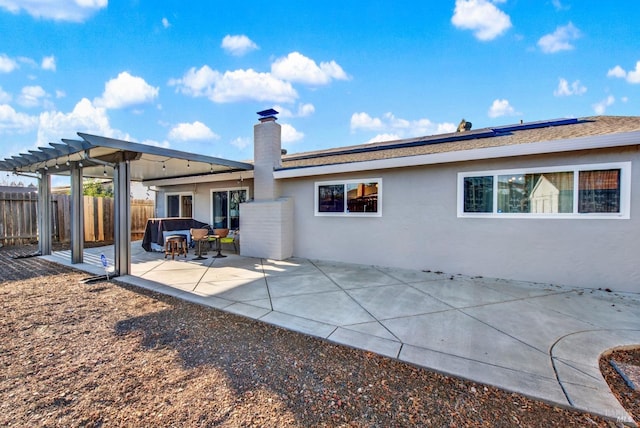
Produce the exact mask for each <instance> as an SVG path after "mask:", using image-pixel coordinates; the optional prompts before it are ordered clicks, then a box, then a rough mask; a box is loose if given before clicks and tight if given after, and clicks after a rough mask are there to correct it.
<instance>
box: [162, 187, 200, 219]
mask: <svg viewBox="0 0 640 428" xmlns="http://www.w3.org/2000/svg"><path fill="white" fill-rule="evenodd" d="M176 195H177V196H180V198H179V205H178V206H179V209H180V214H179V215H178V217H184V213H183V212H182V197H183V196H191V217H193V213H194V212H195V209H196V197H195V194H194V192H165V194H164V216H165V217H169V196H176Z"/></svg>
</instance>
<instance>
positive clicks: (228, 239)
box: [220, 229, 240, 253]
mask: <svg viewBox="0 0 640 428" xmlns="http://www.w3.org/2000/svg"><path fill="white" fill-rule="evenodd" d="M239 239H240V230H238V229H236V230H230V231H229V234H228V235H227V236H225V237H224V238H220V244H233V249H234V251H235V252H236V253H237V252H238V240H239Z"/></svg>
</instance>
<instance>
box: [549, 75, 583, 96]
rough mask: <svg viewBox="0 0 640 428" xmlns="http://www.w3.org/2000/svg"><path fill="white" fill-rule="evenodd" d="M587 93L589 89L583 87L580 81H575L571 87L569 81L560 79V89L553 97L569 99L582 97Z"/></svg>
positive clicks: (554, 92)
mask: <svg viewBox="0 0 640 428" xmlns="http://www.w3.org/2000/svg"><path fill="white" fill-rule="evenodd" d="M585 92H587V87H586V86H584V85H582V84H581V83H580V81H579V80H576V81H574V82H573V83H571V85H569V82H568V81H567V79H563V78H562V77H561V78H560V81H559V82H558V88H557V89H556V90H555V91H553V95H555V96H556V97H563V96H565V97H568V96H570V95H582V94H584V93H585Z"/></svg>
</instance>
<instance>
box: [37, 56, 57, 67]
mask: <svg viewBox="0 0 640 428" xmlns="http://www.w3.org/2000/svg"><path fill="white" fill-rule="evenodd" d="M40 67H42V69H43V70H49V71H56V57H55V56H53V55H51V56H45V57H44V58H42V64H41V65H40Z"/></svg>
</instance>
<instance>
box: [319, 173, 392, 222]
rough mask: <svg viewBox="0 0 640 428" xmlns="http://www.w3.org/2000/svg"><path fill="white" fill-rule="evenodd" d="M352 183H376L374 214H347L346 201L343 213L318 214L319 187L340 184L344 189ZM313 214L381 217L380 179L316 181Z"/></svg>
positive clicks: (321, 215) (322, 213)
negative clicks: (376, 197) (376, 199)
mask: <svg viewBox="0 0 640 428" xmlns="http://www.w3.org/2000/svg"><path fill="white" fill-rule="evenodd" d="M354 183H357V184H359V183H377V185H378V202H377V208H378V210H377V211H376V212H370V213H367V212H349V211H347V201H346V200H345V211H343V212H340V213H337V212H335V213H334V212H320V211H319V210H318V198H319V190H318V189H319V187H320V186H331V185H336V184H342V185H344V186H345V187H346V185H347V184H354ZM346 194H347V192H346V188H345V197H346ZM313 195H314V196H313V212H314V215H315V216H317V217H382V178H381V177H376V178H357V179H349V180H332V181H316V182H315V183H314V191H313Z"/></svg>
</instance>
